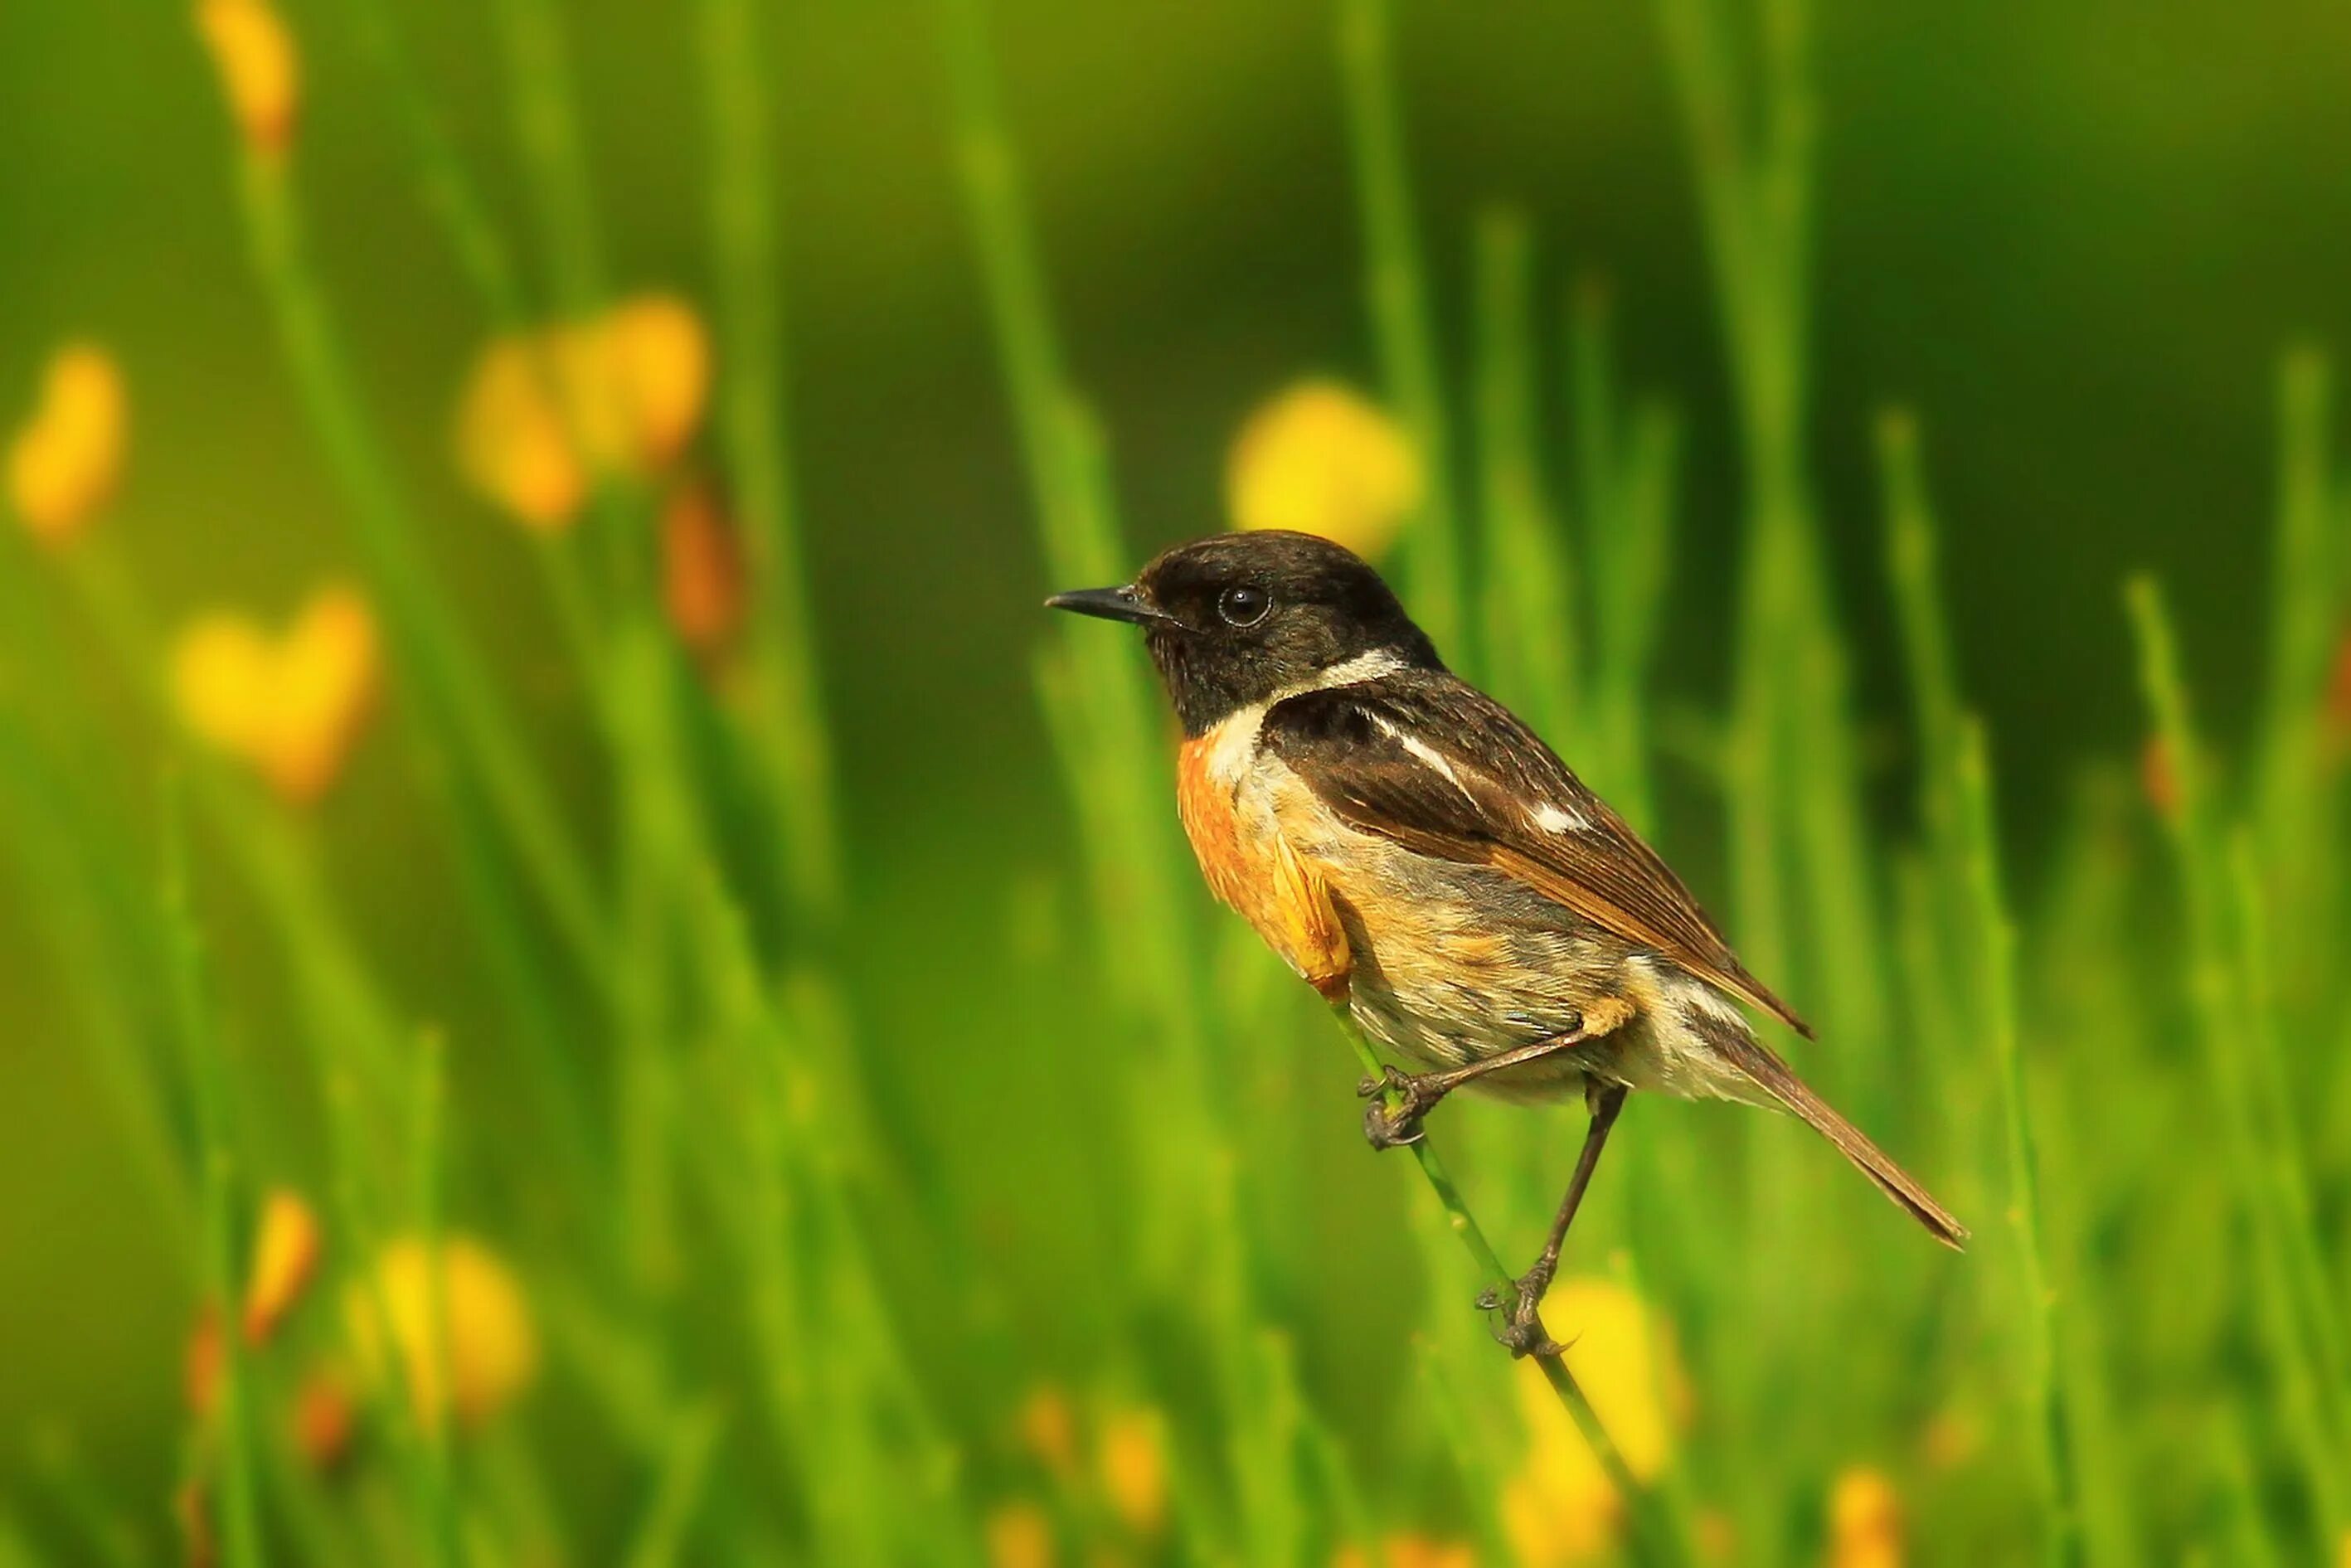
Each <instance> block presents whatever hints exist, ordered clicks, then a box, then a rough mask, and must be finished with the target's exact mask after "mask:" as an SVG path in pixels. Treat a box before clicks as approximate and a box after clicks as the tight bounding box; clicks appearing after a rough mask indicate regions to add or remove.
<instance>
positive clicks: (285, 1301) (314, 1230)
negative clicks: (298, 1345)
mask: <svg viewBox="0 0 2351 1568" xmlns="http://www.w3.org/2000/svg"><path fill="white" fill-rule="evenodd" d="M318 1267H319V1217H318V1216H317V1215H316V1214H314V1213H312V1212H311V1209H310V1206H309V1205H308V1203H305V1202H304V1201H303V1200H302V1195H301V1194H299V1193H297V1192H292V1191H288V1190H287V1189H286V1188H284V1187H280V1188H278V1189H277V1191H275V1192H273V1193H271V1194H270V1195H269V1196H268V1197H267V1198H266V1199H265V1200H264V1201H263V1203H262V1207H261V1228H260V1230H259V1232H258V1233H257V1234H256V1236H255V1237H254V1241H253V1273H252V1276H251V1278H250V1279H249V1280H248V1281H246V1288H245V1337H246V1343H251V1344H260V1343H263V1342H264V1341H266V1340H267V1339H268V1338H269V1336H270V1335H271V1334H273V1333H276V1332H277V1325H278V1324H279V1323H281V1322H284V1321H285V1319H286V1314H287V1312H291V1311H292V1310H293V1307H294V1303H295V1302H296V1301H298V1300H299V1299H300V1298H301V1295H302V1291H304V1290H305V1289H306V1288H307V1287H308V1285H309V1283H310V1276H311V1275H312V1274H313V1273H315V1272H317V1270H318Z"/></svg>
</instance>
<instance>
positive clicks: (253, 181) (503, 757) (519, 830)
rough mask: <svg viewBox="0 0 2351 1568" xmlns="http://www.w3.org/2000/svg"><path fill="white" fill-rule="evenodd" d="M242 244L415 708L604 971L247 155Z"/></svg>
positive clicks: (299, 250) (560, 860) (284, 203)
mask: <svg viewBox="0 0 2351 1568" xmlns="http://www.w3.org/2000/svg"><path fill="white" fill-rule="evenodd" d="M239 176H240V178H239V186H240V192H241V194H242V196H243V198H244V207H245V217H246V231H247V235H248V237H249V239H250V241H251V243H252V246H253V253H254V260H255V265H256V268H257V269H258V272H259V275H260V277H261V280H262V284H263V287H264V291H265V293H266V295H267V297H268V301H269V304H270V306H271V308H272V309H273V310H274V312H275V314H276V316H277V329H278V336H279V339H280V340H281V342H282V343H283V345H284V349H285V351H286V355H287V361H288V363H289V365H290V366H291V368H292V370H293V372H294V378H295V382H296V386H297V390H298V392H299V393H300V395H301V401H302V404H303V408H304V411H305V412H306V413H308V416H309V419H310V422H311V426H312V429H313V431H314V432H315V434H317V436H318V438H319V444H320V445H321V446H323V447H324V448H325V450H326V453H327V456H328V459H329V464H330V465H331V466H332V468H333V470H334V473H335V476H336V477H337V478H338V480H339V481H340V483H341V485H342V487H343V490H344V493H345V499H346V501H347V503H348V506H349V511H350V517H351V519H352V521H353V522H354V524H355V525H356V527H357V532H358V536H359V538H360V543H361V545H362V546H363V547H364V548H365V549H366V550H367V553H368V555H369V557H370V559H371V562H372V564H373V567H374V575H375V578H376V580H377V582H378V584H379V585H380V587H381V590H382V591H383V595H384V600H385V607H386V609H387V611H388V612H389V619H390V622H391V627H392V636H393V642H394V643H395V646H397V647H398V649H399V650H400V652H401V653H402V656H403V663H404V664H406V666H407V667H408V668H410V669H411V670H413V672H414V674H415V675H416V677H417V682H418V686H419V695H420V696H421V697H422V699H423V704H422V706H423V710H424V711H425V713H426V714H427V715H428V716H431V718H432V719H433V720H434V726H435V727H436V729H437V730H438V731H440V732H441V733H443V734H444V735H445V737H447V739H448V740H449V741H451V742H453V743H454V746H453V749H454V750H455V753H456V754H457V755H458V756H460V757H463V758H465V759H466V760H467V762H468V764H469V765H470V766H471V767H472V768H475V769H477V770H478V771H479V773H480V775H481V779H482V783H483V787H484V789H485V791H486V798H487V799H488V800H489V801H490V803H491V804H492V806H493V807H494V808H495V809H496V812H497V816H498V821H499V824H500V826H501V827H502V828H504V829H505V831H506V832H507V835H508V836H509V837H510V838H511V839H512V840H513V841H514V844H515V846H516V849H517V853H518V855H519V857H520V860H521V862H522V864H523V866H524V868H525V869H526V870H527V871H528V873H530V875H531V876H532V878H533V880H534V881H535V882H536V883H537V884H538V888H539V891H540V893H541V894H542V896H543V897H544V898H545V900H546V903H547V905H548V908H549V913H550V915H552V916H553V918H554V921H555V924H556V927H557V929H558V931H559V933H560V934H561V935H562V936H563V937H564V938H565V939H566V941H567V942H568V943H569V945H570V946H571V949H572V952H573V955H574V956H575V958H576V959H577V960H578V962H579V963H580V967H581V969H582V972H583V973H586V974H590V975H599V974H601V973H602V965H603V961H604V956H605V952H606V945H607V944H606V931H605V926H604V922H603V917H602V915H601V912H600V910H599V907H598V901H597V897H596V893H595V887H594V882H593V879H592V878H591V877H590V874H589V872H588V869H587V863H586V862H585V861H584V860H583V859H582V858H581V857H580V853H579V851H578V849H577V847H576V846H575V845H574V844H573V843H572V842H571V841H570V840H569V834H568V832H567V831H566V829H565V827H564V825H563V821H562V818H561V816H560V814H559V812H558V810H557V809H556V803H555V800H554V798H553V796H552V795H551V794H550V793H549V790H548V789H547V786H546V784H545V782H544V780H543V779H541V777H540V776H539V774H538V772H537V770H536V768H534V766H533V764H532V763H531V761H530V759H529V758H528V756H527V755H526V754H525V753H524V751H523V750H522V748H521V746H520V745H519V743H518V741H517V738H516V737H517V735H518V734H519V730H518V728H517V726H516V725H515V724H514V722H513V720H512V717H511V716H510V715H508V714H507V712H506V711H505V709H504V706H503V704H502V703H501V702H500V701H499V700H498V698H497V697H496V694H495V692H494V690H493V688H492V686H491V685H490V684H489V681H488V678H487V672H488V666H487V664H486V661H485V660H484V659H483V658H482V657H481V654H480V652H479V650H478V649H477V648H475V647H474V646H473V645H472V643H470V641H469V640H468V639H467V637H466V636H465V633H464V632H462V631H461V630H460V628H459V626H458V624H457V622H456V621H455V618H454V616H453V615H452V614H451V613H450V612H449V609H448V606H447V603H446V601H444V599H443V597H442V596H441V595H440V593H439V592H438V591H437V590H436V589H435V587H434V583H433V581H432V580H431V578H430V576H429V574H428V573H427V572H426V570H425V568H424V564H423V560H422V559H420V557H419V555H418V553H417V549H416V545H415V537H416V530H415V528H414V519H413V515H412V514H411V512H410V511H409V509H408V507H407V506H406V504H405V503H404V501H403V500H402V497H401V495H400V492H399V488H398V486H397V485H396V484H395V482H394V480H393V477H392V471H391V467H390V465H389V464H388V463H387V461H386V460H385V457H384V455H383V452H382V449H381V447H380V446H379V445H378V444H377V440H376V436H375V433H374V430H373V427H372V425H371V423H370V421H369V418H368V415H367V413H366V412H365V410H364V408H363V405H362V402H361V400H360V394H359V390H358V382H357V380H356V378H355V377H354V376H353V374H352V373H351V370H350V362H349V359H348V355H347V353H346V350H345V348H344V345H343V342H342V340H341V337H340V333H339V332H338V330H337V329H336V326H335V323H334V319H333V317H332V314H331V312H330V311H329V307H328V304H327V300H326V297H325V294H324V292H323V290H322V288H321V287H320V285H319V280H318V278H317V277H316V275H315V274H314V272H313V271H312V269H311V267H310V265H309V261H308V256H307V255H306V254H305V250H304V242H303V235H302V225H301V218H300V214H299V211H298V205H297V204H296V202H295V200H294V195H293V191H292V187H291V181H290V174H289V171H288V169H287V164H286V163H285V162H284V161H283V160H281V159H279V158H277V157H274V156H272V155H270V154H267V153H266V152H260V151H258V150H255V149H252V148H247V149H246V150H245V151H244V152H243V153H242V156H241V162H240V164H239Z"/></svg>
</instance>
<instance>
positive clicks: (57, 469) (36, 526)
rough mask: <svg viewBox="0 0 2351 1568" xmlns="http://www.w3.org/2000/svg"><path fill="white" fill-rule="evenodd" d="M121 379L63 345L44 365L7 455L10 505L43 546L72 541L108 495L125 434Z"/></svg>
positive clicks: (102, 354)
mask: <svg viewBox="0 0 2351 1568" xmlns="http://www.w3.org/2000/svg"><path fill="white" fill-rule="evenodd" d="M130 423H131V419H130V405H129V400H128V399H127V398H126V397H125V396H124V395H123V390H122V373H121V371H119V370H118V369H116V368H115V363H114V361H113V360H112V359H111V358H110V357H109V355H108V354H107V352H106V350H103V349H99V348H94V347H92V346H90V345H89V344H87V343H68V345H66V346H65V347H64V348H62V349H59V350H57V352H56V353H55V354H52V355H51V356H50V357H49V363H48V368H47V371H45V372H43V375H42V378H41V398H40V402H39V404H38V405H37V407H36V408H35V409H34V410H33V413H32V416H31V417H30V418H29V419H27V420H26V422H25V423H24V426H23V427H22V428H21V429H19V430H18V431H17V433H16V439H15V440H14V441H13V442H11V443H10V444H9V447H8V500H9V504H10V505H11V506H13V507H15V508H16V516H17V517H18V519H19V520H21V521H22V522H23V524H24V526H25V528H26V531H27V532H29V533H30V534H32V536H33V537H34V538H37V539H38V540H40V541H41V542H42V543H43V544H47V545H61V544H64V543H66V542H67V541H68V540H69V539H71V538H74V536H75V535H77V534H78V533H79V532H80V531H81V530H82V528H84V527H85V526H87V525H88V524H89V521H90V519H91V518H92V517H95V516H96V515H97V513H98V511H99V508H100V507H103V506H105V504H106V502H107V501H108V499H109V498H110V497H112V495H113V494H114V486H115V484H116V482H117V480H118V479H119V478H120V476H121V472H122V450H123V447H124V445H125V444H126V441H127V438H128V434H129V429H130Z"/></svg>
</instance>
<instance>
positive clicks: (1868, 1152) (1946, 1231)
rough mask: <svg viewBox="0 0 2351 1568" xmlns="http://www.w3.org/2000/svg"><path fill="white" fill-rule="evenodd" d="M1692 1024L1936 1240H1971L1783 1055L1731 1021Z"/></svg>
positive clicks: (1954, 1243) (1696, 1019)
mask: <svg viewBox="0 0 2351 1568" xmlns="http://www.w3.org/2000/svg"><path fill="white" fill-rule="evenodd" d="M1690 1022H1691V1023H1693V1024H1694V1025H1696V1026H1697V1027H1698V1030H1699V1032H1700V1033H1701V1034H1702V1035H1703V1037H1704V1038H1705V1040H1706V1042H1707V1044H1708V1045H1709V1046H1711V1047H1713V1048H1714V1051H1715V1053H1716V1054H1717V1055H1719V1056H1720V1057H1721V1058H1722V1059H1723V1061H1726V1062H1727V1063H1729V1065H1730V1066H1731V1067H1734V1068H1736V1069H1737V1070H1738V1071H1740V1074H1742V1075H1743V1076H1744V1077H1746V1078H1747V1079H1748V1080H1749V1081H1750V1082H1753V1083H1754V1084H1755V1086H1756V1087H1757V1088H1759V1089H1761V1090H1762V1091H1763V1092H1764V1093H1766V1094H1768V1095H1769V1096H1770V1097H1771V1099H1773V1100H1775V1101H1777V1102H1778V1103H1780V1104H1782V1105H1783V1106H1785V1107H1786V1108H1787V1109H1788V1110H1790V1111H1792V1112H1793V1113H1795V1114H1796V1115H1798V1116H1801V1117H1802V1118H1803V1119H1804V1121H1805V1122H1806V1123H1807V1124H1809V1125H1810V1126H1811V1127H1812V1129H1813V1131H1814V1132H1816V1133H1818V1134H1820V1135H1821V1136H1822V1137H1823V1138H1826V1139H1827V1140H1828V1141H1829V1142H1830V1143H1832V1144H1834V1145H1836V1147H1837V1152H1838V1153H1839V1154H1841V1155H1844V1157H1845V1158H1846V1159H1848V1160H1851V1161H1852V1162H1853V1164H1854V1168H1855V1169H1856V1170H1858V1171H1860V1172H1861V1174H1862V1175H1864V1176H1867V1177H1868V1178H1869V1179H1870V1180H1871V1181H1874V1182H1876V1184H1877V1189H1878V1190H1879V1191H1880V1192H1882V1193H1884V1194H1885V1195H1886V1197H1889V1198H1892V1199H1893V1200H1894V1201H1895V1202H1896V1204H1898V1205H1900V1206H1901V1207H1903V1208H1904V1209H1905V1210H1907V1212H1908V1213H1909V1215H1910V1218H1913V1219H1916V1220H1917V1222H1918V1223H1919V1224H1921V1225H1923V1226H1925V1227H1926V1228H1927V1230H1928V1234H1929V1235H1931V1236H1933V1237H1934V1239H1936V1240H1938V1241H1939V1242H1941V1243H1942V1244H1943V1245H1944V1246H1946V1247H1949V1248H1951V1249H1955V1250H1956V1249H1958V1248H1959V1244H1960V1243H1961V1242H1964V1241H1965V1240H1966V1239H1968V1228H1967V1227H1966V1226H1964V1225H1961V1224H1960V1223H1959V1221H1958V1220H1957V1219H1955V1218H1952V1217H1951V1212H1950V1210H1949V1209H1947V1208H1945V1207H1943V1206H1942V1205H1941V1204H1939V1203H1937V1202H1936V1201H1935V1199H1934V1197H1932V1196H1931V1195H1930V1194H1929V1193H1928V1191H1927V1189H1926V1188H1925V1187H1923V1186H1919V1185H1918V1183H1917V1180H1915V1179H1914V1178H1913V1177H1912V1176H1911V1175H1910V1173H1909V1172H1908V1171H1906V1170H1904V1169H1903V1168H1902V1167H1901V1166H1897V1165H1896V1164H1895V1163H1894V1161H1893V1160H1892V1159H1891V1158H1890V1157H1888V1156H1887V1155H1886V1151H1885V1150H1883V1149H1881V1148H1879V1147H1878V1146H1877V1145H1876V1144H1873V1143H1871V1142H1870V1141H1869V1139H1868V1138H1867V1137H1866V1136H1865V1135H1864V1134H1863V1133H1862V1131H1861V1129H1860V1128H1858V1127H1856V1126H1855V1125H1854V1124H1852V1123H1851V1122H1848V1121H1846V1120H1845V1119H1844V1117H1843V1116H1840V1115H1839V1114H1837V1113H1836V1112H1835V1110H1834V1109H1833V1108H1832V1107H1831V1106H1830V1104H1829V1103H1828V1102H1827V1101H1825V1100H1823V1099H1822V1098H1821V1097H1820V1096H1819V1095H1817V1094H1815V1093H1813V1091H1812V1087H1811V1086H1810V1085H1809V1084H1807V1083H1806V1082H1804V1081H1803V1080H1802V1079H1801V1078H1799V1077H1797V1076H1796V1073H1795V1070H1794V1069H1793V1068H1792V1067H1790V1066H1789V1065H1788V1064H1787V1063H1786V1062H1784V1061H1781V1060H1780V1057H1779V1053H1778V1052H1776V1051H1773V1050H1772V1049H1771V1047H1770V1046H1768V1045H1765V1044H1764V1043H1763V1042H1762V1041H1761V1040H1757V1039H1756V1038H1755V1037H1754V1036H1753V1035H1751V1034H1749V1033H1748V1032H1747V1030H1746V1029H1745V1027H1744V1026H1743V1025H1740V1024H1739V1023H1735V1022H1731V1021H1729V1020H1728V1019H1723V1020H1719V1021H1718V1020H1717V1019H1714V1018H1712V1017H1709V1016H1708V1015H1707V1014H1705V1013H1702V1012H1696V1011H1693V1013H1692V1014H1691V1015H1690Z"/></svg>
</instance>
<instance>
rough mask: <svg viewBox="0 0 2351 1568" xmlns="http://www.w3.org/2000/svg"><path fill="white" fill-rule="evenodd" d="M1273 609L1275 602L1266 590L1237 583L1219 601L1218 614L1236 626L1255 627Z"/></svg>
mask: <svg viewBox="0 0 2351 1568" xmlns="http://www.w3.org/2000/svg"><path fill="white" fill-rule="evenodd" d="M1272 608H1273V600H1272V599H1271V598H1270V596H1268V594H1267V593H1266V591H1265V590H1264V589H1262V588H1251V587H1249V585H1248V584H1247V583H1236V584H1235V585H1234V586H1232V587H1230V588H1228V589H1226V590H1225V591H1224V593H1223V594H1222V595H1221V596H1220V597H1219V598H1218V599H1217V614H1219V615H1221V616H1223V617H1224V618H1225V620H1226V622H1227V623H1228V624H1229V625H1234V626H1254V625H1256V624H1257V623H1258V622H1260V621H1262V620H1264V619H1265V612H1267V611H1269V610H1270V609H1272Z"/></svg>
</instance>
